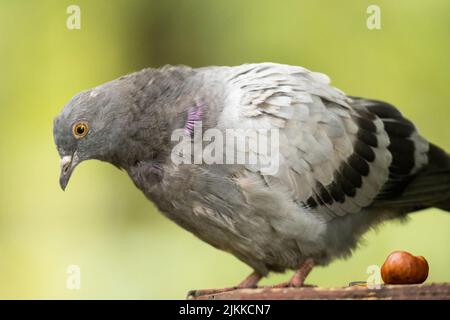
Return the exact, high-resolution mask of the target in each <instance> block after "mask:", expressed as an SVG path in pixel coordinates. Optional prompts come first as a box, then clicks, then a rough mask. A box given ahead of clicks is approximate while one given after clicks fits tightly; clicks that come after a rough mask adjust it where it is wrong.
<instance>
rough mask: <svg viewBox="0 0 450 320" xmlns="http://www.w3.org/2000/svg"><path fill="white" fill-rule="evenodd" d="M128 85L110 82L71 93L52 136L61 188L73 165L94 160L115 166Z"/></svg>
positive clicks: (126, 118) (124, 122)
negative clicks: (58, 162)
mask: <svg viewBox="0 0 450 320" xmlns="http://www.w3.org/2000/svg"><path fill="white" fill-rule="evenodd" d="M129 91H130V90H127V86H126V85H124V84H123V83H117V80H116V81H113V82H111V83H107V84H105V85H102V86H100V87H97V88H94V89H91V90H87V91H84V92H81V93H79V94H77V95H76V96H74V97H73V98H72V99H71V100H70V101H69V102H68V103H67V104H66V105H65V106H64V108H63V109H62V111H61V112H60V114H59V115H58V116H57V117H56V118H55V120H54V126H53V136H54V140H55V143H56V146H57V149H58V152H59V155H60V157H61V174H60V185H61V188H62V189H63V190H64V189H65V188H66V186H67V184H68V182H69V179H70V177H71V175H72V172H73V171H74V169H75V167H76V166H77V165H78V164H80V163H81V162H82V161H85V160H89V159H97V160H102V161H108V162H110V163H113V164H115V165H117V166H119V164H117V163H115V162H114V157H115V156H116V154H117V150H118V149H119V146H120V145H121V140H123V138H124V133H123V131H127V122H128V121H129V117H130V114H129V112H127V111H128V110H129V108H127V103H130V102H128V101H130V99H127V97H128V95H129V94H130V92H129Z"/></svg>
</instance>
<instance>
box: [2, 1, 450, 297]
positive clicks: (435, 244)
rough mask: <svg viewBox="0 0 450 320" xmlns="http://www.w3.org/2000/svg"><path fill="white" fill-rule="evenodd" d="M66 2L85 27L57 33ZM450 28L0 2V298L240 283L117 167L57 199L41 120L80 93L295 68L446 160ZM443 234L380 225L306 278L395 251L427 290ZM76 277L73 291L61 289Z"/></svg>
mask: <svg viewBox="0 0 450 320" xmlns="http://www.w3.org/2000/svg"><path fill="white" fill-rule="evenodd" d="M70 4H77V5H79V6H80V8H81V29H80V30H68V29H67V28H66V19H67V17H68V14H67V13H66V8H67V7H68V6H69V5H70ZM370 4H378V5H379V6H380V7H381V14H382V29H381V30H377V31H370V30H368V29H367V27H366V19H367V16H368V15H367V14H366V8H367V7H368V5H370ZM449 18H450V2H449V1H448V0H440V1H439V0H433V1H429V2H425V1H421V0H417V1H412V0H396V1H388V0H385V1H381V0H371V1H364V0H354V1H349V0H346V1H331V0H330V1H317V0H310V1H262V0H255V1H237V0H227V1H206V0H183V1H136V0H132V1H130V0H127V1H106V0H102V1H100V0H97V1H75V0H73V1H56V0H55V1H20V0H19V1H6V0H4V1H3V0H0V66H1V68H0V128H1V132H2V134H1V138H0V150H1V151H0V177H1V179H0V298H44V299H47V298H64V299H73V298H89V299H90V298H158V299H164V298H175V299H183V298H184V297H185V294H186V292H187V291H188V290H189V289H194V288H209V287H222V286H228V285H232V284H236V283H237V282H239V281H240V280H242V278H244V277H245V276H246V275H247V274H248V273H249V272H250V271H251V270H250V269H249V268H248V267H247V266H245V265H244V264H242V263H241V262H239V261H238V260H237V259H235V258H234V257H232V256H231V255H229V254H227V253H223V252H221V251H218V250H216V249H214V248H212V247H210V246H209V245H207V244H204V243H203V242H201V241H200V240H197V239H196V238H195V237H194V236H192V235H191V234H189V233H188V232H186V231H184V230H182V229H180V228H179V227H177V226H176V225H174V224H173V223H172V222H170V221H168V220H167V219H165V218H164V217H163V216H162V215H160V214H159V213H158V212H157V210H156V209H155V207H154V206H153V205H152V204H151V203H149V202H148V201H147V200H146V199H145V198H144V196H143V195H142V194H141V193H140V192H139V191H138V190H137V189H136V188H135V187H134V186H133V185H132V183H131V181H130V180H129V178H128V177H127V176H126V174H124V173H123V172H120V171H118V170H116V169H115V168H113V167H112V166H109V165H106V164H103V163H100V162H94V161H92V162H87V163H84V164H82V165H81V166H80V167H79V168H78V169H77V172H76V173H75V175H74V176H73V177H72V180H71V183H70V185H69V187H68V190H67V191H66V192H65V193H63V192H62V191H61V190H60V189H59V185H58V175H59V159H58V154H57V152H56V149H55V147H54V143H53V137H52V121H53V117H54V116H55V115H56V114H57V113H58V112H59V110H60V109H61V107H62V106H63V105H64V104H65V103H66V102H67V101H68V100H69V99H70V98H71V97H72V96H73V95H74V94H75V93H77V92H79V91H81V90H83V89H86V88H89V87H93V86H96V85H98V84H100V83H103V82H106V81H109V80H111V79H114V78H116V77H119V76H120V75H123V74H126V73H129V72H132V71H136V70H139V69H141V68H144V67H157V66H160V65H163V64H187V65H191V66H204V65H212V64H215V65H237V64H241V63H245V62H262V61H273V62H280V63H287V64H294V65H302V66H305V67H307V68H310V69H312V70H316V71H322V72H325V73H327V74H328V75H330V77H331V78H332V79H333V84H334V85H335V86H337V87H339V88H341V89H342V90H344V91H345V92H346V93H348V94H353V95H361V96H366V97H373V98H378V99H383V100H387V101H390V102H391V103H393V104H395V105H397V106H398V107H399V108H400V109H401V110H402V112H403V113H404V114H406V115H407V116H408V117H409V118H410V119H412V120H413V121H414V122H415V123H416V124H417V125H418V127H419V128H420V130H421V132H422V133H423V135H425V136H426V137H427V138H429V139H430V140H431V141H433V142H435V143H438V144H439V145H441V146H442V147H444V148H445V149H447V150H450V126H449V120H450V117H449V114H450V112H449V108H450V103H449V101H450V88H449V83H450V61H449V52H450V45H449V40H450V19H449ZM449 227H450V214H448V213H444V212H440V211H438V210H427V211H423V212H421V213H417V214H414V215H413V216H412V217H411V219H410V221H409V222H408V223H407V224H400V223H388V224H386V225H384V226H383V227H381V228H379V230H378V231H371V232H369V233H368V234H367V235H366V237H365V239H366V241H365V242H364V243H363V244H362V245H361V248H360V249H359V250H357V251H356V252H355V254H354V255H353V258H351V259H348V260H346V261H336V262H334V263H332V264H331V265H330V266H328V267H326V268H318V269H316V270H314V271H313V272H312V274H311V276H310V278H309V279H308V281H309V282H310V283H314V284H318V285H321V286H345V285H347V284H348V282H349V281H355V280H365V279H366V278H367V274H366V268H367V267H368V266H369V265H372V264H378V265H381V264H382V263H383V261H384V259H385V257H386V256H387V254H389V253H390V252H391V251H392V250H396V249H402V250H408V251H410V252H412V253H414V254H418V255H424V256H425V257H426V258H427V259H428V261H429V264H430V267H431V271H430V276H429V278H428V280H427V282H437V281H450V268H449V267H450V252H449V249H448V248H449V246H450V234H449V232H448V230H449ZM72 264H75V265H79V266H80V268H81V289H80V290H68V289H67V288H66V279H67V274H66V269H67V267H68V266H69V265H72ZM288 276H289V275H288V274H285V275H279V274H277V275H272V276H271V277H269V278H268V279H267V280H265V281H264V282H263V284H270V283H276V282H281V281H283V280H285V279H286V278H287V277H288Z"/></svg>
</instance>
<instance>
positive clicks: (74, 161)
mask: <svg viewBox="0 0 450 320" xmlns="http://www.w3.org/2000/svg"><path fill="white" fill-rule="evenodd" d="M78 163H79V159H78V156H77V154H76V152H75V153H74V154H73V155H72V156H64V157H62V159H61V174H60V176H59V185H60V186H61V189H62V190H63V191H64V190H65V189H66V187H67V184H68V183H69V180H70V176H71V175H72V172H73V170H74V169H75V167H76V166H77V165H78Z"/></svg>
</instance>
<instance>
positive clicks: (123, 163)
mask: <svg viewBox="0 0 450 320" xmlns="http://www.w3.org/2000/svg"><path fill="white" fill-rule="evenodd" d="M190 74H191V69H190V68H187V67H170V66H168V67H164V68H162V69H151V68H147V69H144V70H141V71H139V72H135V73H132V74H129V75H127V76H124V77H121V78H119V79H116V80H113V81H111V82H108V83H106V84H103V85H101V86H99V87H96V88H94V89H91V90H87V91H84V92H81V93H79V94H77V95H76V96H75V97H73V98H72V100H70V101H69V103H67V104H66V105H65V106H64V108H63V110H62V111H61V112H60V114H59V115H58V116H57V117H56V119H55V121H54V126H53V135H54V139H55V143H56V146H57V148H58V152H59V155H60V157H61V176H60V185H61V188H62V189H63V190H64V189H65V188H66V186H67V183H68V182H69V179H70V176H71V175H72V172H73V170H74V169H75V167H76V166H77V165H78V164H80V163H81V162H82V161H85V160H89V159H96V160H101V161H107V162H109V163H111V164H113V165H115V166H117V167H119V168H124V169H127V168H128V167H132V166H134V165H135V164H136V163H137V162H138V161H141V160H149V159H150V160H153V159H155V158H156V157H157V156H161V155H163V154H170V148H171V147H170V145H169V143H170V133H171V132H172V130H174V129H176V128H182V127H183V126H184V122H185V110H186V108H187V107H186V106H185V104H187V105H190V101H191V100H190V99H180V95H181V94H182V92H183V86H184V79H185V78H187V77H188V76H189V75H190Z"/></svg>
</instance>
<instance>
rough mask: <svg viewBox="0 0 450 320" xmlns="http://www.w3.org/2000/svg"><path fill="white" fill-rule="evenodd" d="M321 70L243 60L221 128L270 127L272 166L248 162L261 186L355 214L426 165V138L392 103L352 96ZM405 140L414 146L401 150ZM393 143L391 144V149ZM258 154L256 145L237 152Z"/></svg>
mask: <svg viewBox="0 0 450 320" xmlns="http://www.w3.org/2000/svg"><path fill="white" fill-rule="evenodd" d="M329 82H330V81H329V78H328V77H327V76H326V75H323V74H320V73H315V72H311V71H309V70H307V69H304V68H301V67H293V66H287V65H279V64H270V63H263V64H250V65H243V66H240V67H237V68H232V69H230V71H229V74H228V77H227V86H228V93H229V94H228V98H227V102H226V106H225V108H224V110H223V112H222V114H221V116H220V119H219V125H220V126H222V127H224V128H239V129H244V130H245V129H250V130H254V129H261V130H260V132H259V133H258V134H259V135H268V133H267V132H266V131H267V130H276V131H277V132H278V135H279V154H278V156H279V165H278V170H277V171H276V172H270V173H269V172H266V171H265V170H264V167H263V165H262V163H261V162H257V163H256V164H252V165H249V164H247V168H248V169H249V170H252V171H254V172H258V173H259V174H260V175H261V176H262V177H263V179H264V180H265V182H266V183H267V185H268V186H270V187H274V188H282V189H284V191H285V192H286V193H288V194H289V195H290V196H291V198H292V199H293V201H295V202H296V203H298V204H299V205H302V206H304V207H306V208H308V209H309V210H310V211H312V212H314V213H316V214H317V215H319V216H321V217H323V218H324V219H331V218H333V217H336V216H343V215H345V214H349V213H357V212H359V211H361V209H362V208H364V207H368V206H370V205H371V204H372V203H373V202H374V200H375V199H377V197H381V196H382V195H383V193H384V192H386V193H387V192H390V190H391V189H395V188H396V186H397V183H396V181H401V180H402V179H406V177H407V176H408V175H410V174H411V173H412V172H413V171H415V170H416V171H417V170H419V169H420V167H421V166H422V165H423V164H424V163H426V152H427V150H428V144H427V143H426V141H425V140H423V139H422V138H421V137H420V136H419V135H418V134H417V132H416V130H415V128H414V126H413V125H412V124H411V123H410V122H409V121H407V120H406V119H404V118H403V117H402V116H401V114H400V113H399V112H398V111H397V110H396V109H395V108H394V107H392V106H390V105H387V104H383V103H380V102H374V101H368V100H363V99H352V98H350V97H347V96H345V94H344V93H342V92H341V91H339V90H338V89H336V88H333V87H331V86H330V85H329ZM405 139H411V140H408V141H411V143H412V145H413V148H409V149H408V148H407V147H405V148H401V146H398V144H400V145H401V144H402V143H403V140H405ZM393 144H395V145H396V146H395V149H394V150H399V151H396V152H392V149H393ZM241 151H242V152H244V153H247V154H249V157H250V156H252V154H253V156H261V154H262V152H260V150H259V149H258V148H245V149H243V150H241Z"/></svg>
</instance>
